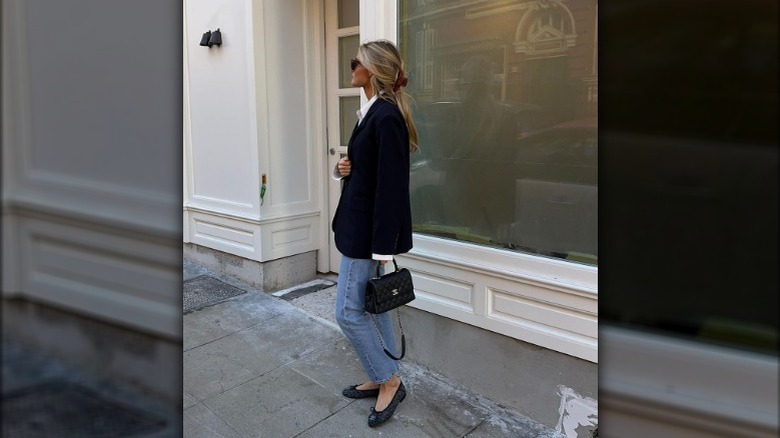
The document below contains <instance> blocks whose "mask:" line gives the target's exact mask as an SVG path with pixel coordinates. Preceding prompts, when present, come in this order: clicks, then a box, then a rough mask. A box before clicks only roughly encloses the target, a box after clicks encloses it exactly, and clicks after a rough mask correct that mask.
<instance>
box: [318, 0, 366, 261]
mask: <svg viewBox="0 0 780 438" xmlns="http://www.w3.org/2000/svg"><path fill="white" fill-rule="evenodd" d="M324 1H325V17H324V18H325V44H324V46H325V83H324V89H325V102H326V117H325V123H326V132H327V142H326V144H325V149H326V151H325V154H326V157H327V158H326V159H325V166H326V168H325V171H324V175H323V176H324V177H325V179H326V181H327V183H326V187H327V190H326V193H325V199H324V204H325V206H326V209H327V215H323V218H324V219H326V220H327V223H326V224H325V227H324V228H325V230H326V233H327V236H328V239H327V247H325V248H323V250H322V251H321V254H323V253H325V254H323V255H326V256H325V257H323V258H324V259H325V260H327V261H323V262H322V263H320V268H321V269H322V268H323V267H324V268H326V269H327V270H329V271H330V272H338V271H339V265H340V264H341V253H339V251H338V249H336V244H335V241H334V239H333V233H332V232H331V227H330V224H331V223H332V222H333V215H334V214H335V212H336V207H337V206H338V201H339V197H340V196H341V181H337V180H334V179H333V178H332V172H333V169H334V167H335V166H336V163H338V160H339V159H340V158H341V156H342V155H346V153H347V146H346V145H342V144H340V143H341V141H340V134H341V133H340V126H341V125H340V118H339V115H340V106H339V103H340V98H342V97H355V96H358V97H360V104H361V105H362V104H364V103H365V102H366V101H367V99H366V97H365V95H363V93H362V92H361V91H360V89H359V88H354V87H349V88H340V87H339V67H340V63H339V50H338V47H339V46H338V40H339V38H342V37H348V36H354V35H358V38H359V35H360V26H353V27H347V28H343V29H339V28H338V0H324Z"/></svg>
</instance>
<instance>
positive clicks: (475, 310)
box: [397, 235, 598, 363]
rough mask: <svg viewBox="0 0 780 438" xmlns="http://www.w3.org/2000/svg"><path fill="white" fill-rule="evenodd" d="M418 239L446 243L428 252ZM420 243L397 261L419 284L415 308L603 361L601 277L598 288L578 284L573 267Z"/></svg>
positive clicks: (469, 247) (451, 243)
mask: <svg viewBox="0 0 780 438" xmlns="http://www.w3.org/2000/svg"><path fill="white" fill-rule="evenodd" d="M420 240H439V241H440V242H426V244H427V246H428V250H427V251H426V250H423V249H421V248H419V246H425V245H418V241H420ZM414 242H415V248H414V249H413V250H412V251H411V252H410V253H408V254H404V255H401V256H398V257H397V260H398V263H399V265H401V266H404V267H407V268H409V270H410V271H411V272H412V276H413V277H414V279H415V288H416V291H415V294H416V296H417V299H415V300H414V301H412V302H411V303H410V304H409V305H410V306H411V307H415V308H417V309H420V310H425V311H427V312H431V313H434V314H437V315H441V316H445V317H448V318H451V319H454V320H456V321H461V322H464V323H467V324H471V325H474V326H477V327H481V328H484V329H487V330H491V331H494V332H496V333H501V334H503V335H506V336H509V337H512V338H515V339H520V340H523V341H526V342H529V343H532V344H535V345H539V346H542V347H544V348H548V349H551V350H554V351H559V352H561V353H565V354H568V355H571V356H575V357H579V358H581V359H584V360H587V361H590V362H594V363H597V362H598V295H597V294H596V293H595V287H596V286H595V275H594V279H593V281H594V284H592V285H589V284H587V283H583V282H579V283H578V282H577V281H576V280H577V275H578V274H579V275H581V273H578V272H576V271H577V268H579V267H571V266H566V265H571V263H566V262H559V261H557V260H553V259H550V260H547V259H543V258H541V257H534V256H530V255H528V254H513V253H508V252H506V251H502V250H494V249H493V248H478V247H475V246H474V245H469V244H465V243H462V242H457V241H444V240H443V239H436V238H431V237H428V236H418V235H415V236H414ZM436 244H438V247H437V245H436ZM430 247H434V248H435V249H431V248H430ZM469 254H471V255H470V256H469ZM517 260H520V261H522V263H518V265H517V266H515V265H513V264H512V263H513V261H517ZM523 265H530V266H529V267H527V268H526V267H524V266H523ZM585 268H590V269H592V270H595V268H592V267H585ZM572 269H574V274H575V275H571V271H572ZM567 271H568V272H567ZM567 274H569V275H568V276H567Z"/></svg>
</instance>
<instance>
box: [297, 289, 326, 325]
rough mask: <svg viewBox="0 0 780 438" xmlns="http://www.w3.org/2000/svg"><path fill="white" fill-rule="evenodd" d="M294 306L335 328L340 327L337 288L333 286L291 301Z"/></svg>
mask: <svg viewBox="0 0 780 438" xmlns="http://www.w3.org/2000/svg"><path fill="white" fill-rule="evenodd" d="M290 302H291V303H292V304H294V305H295V306H297V307H299V308H300V309H302V310H303V311H305V312H306V313H309V314H311V315H315V316H317V317H318V318H322V319H323V320H325V321H327V322H329V323H330V324H331V325H332V326H333V327H338V325H337V323H336V315H335V309H336V286H335V285H334V286H331V287H328V288H325V289H321V290H318V291H316V292H313V293H310V294H306V295H303V296H300V297H297V298H295V299H293V300H290Z"/></svg>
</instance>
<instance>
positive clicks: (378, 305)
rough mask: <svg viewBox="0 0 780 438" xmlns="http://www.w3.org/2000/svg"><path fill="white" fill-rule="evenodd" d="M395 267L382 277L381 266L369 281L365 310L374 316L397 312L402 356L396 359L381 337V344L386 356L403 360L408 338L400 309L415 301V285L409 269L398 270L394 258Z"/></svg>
mask: <svg viewBox="0 0 780 438" xmlns="http://www.w3.org/2000/svg"><path fill="white" fill-rule="evenodd" d="M393 265H394V266H395V271H394V272H390V273H388V274H385V275H382V276H380V275H379V266H381V265H379V266H377V267H376V277H374V278H372V279H370V280H368V284H367V285H366V305H365V308H366V312H368V313H374V314H379V313H385V312H387V311H388V310H393V309H395V310H396V313H397V314H398V326H399V327H400V328H401V356H399V357H395V356H393V355H392V353H390V352H389V351H388V350H387V347H385V343H384V341H383V340H382V336H379V342H380V343H381V344H382V347H383V349H384V352H385V354H386V355H388V356H389V357H390V358H392V359H393V360H401V359H403V357H404V355H405V354H406V336H405V335H404V327H403V326H402V325H401V313H400V311H399V310H398V308H399V307H401V306H403V305H404V304H406V303H408V302H410V301H412V300H414V285H413V284H412V274H411V273H410V272H409V270H408V269H406V268H403V269H398V263H396V262H395V258H393ZM377 334H378V332H377Z"/></svg>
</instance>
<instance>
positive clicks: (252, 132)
mask: <svg viewBox="0 0 780 438" xmlns="http://www.w3.org/2000/svg"><path fill="white" fill-rule="evenodd" d="M244 5H245V8H246V9H245V11H246V12H245V14H244V19H245V25H244V26H245V28H246V29H245V30H246V34H245V40H246V59H248V60H249V61H248V62H247V72H246V77H247V81H248V83H247V88H248V91H249V95H250V96H257V93H258V91H257V88H258V84H261V86H262V87H263V89H262V90H261V91H262V93H264V94H263V95H264V96H265V93H266V89H265V70H262V68H261V70H262V74H263V80H262V82H259V81H260V78H259V77H258V76H257V72H258V65H257V58H258V56H257V46H256V42H257V41H256V40H255V38H256V35H257V33H256V32H255V29H256V28H255V26H256V25H257V24H256V22H255V15H254V13H255V9H262V6H258V5H257V3H256V2H254V1H253V0H244ZM261 12H262V11H261ZM261 23H262V22H261ZM261 34H262V32H261ZM263 47H264V46H261V48H263ZM263 58H265V51H264V50H263ZM263 64H264V63H263ZM261 102H262V104H259V103H258V100H257V99H248V106H247V111H248V113H249V114H250V116H249V141H250V157H251V158H250V159H251V160H252V161H253V162H255V163H258V166H252V176H251V180H252V181H254V182H255V187H254V189H253V194H254V196H253V198H254V201H253V202H252V207H251V209H250V210H251V212H252V214H256V215H258V216H261V215H262V209H263V206H261V205H260V183H261V180H260V175H262V174H263V173H268V169H266V170H265V171H264V170H263V168H262V167H260V165H259V164H260V160H261V157H264V159H265V163H266V165H267V163H268V144H269V142H268V126H267V125H266V126H263V125H261V123H260V120H261V115H260V111H261V110H265V113H263V115H262V120H263V121H266V120H267V114H268V113H267V111H268V101H267V99H264V100H262V101H261ZM260 129H263V132H265V133H266V137H265V142H264V143H263V144H262V145H261V144H260V133H259V130H260ZM269 196H271V195H270V194H269ZM266 202H267V201H266Z"/></svg>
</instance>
